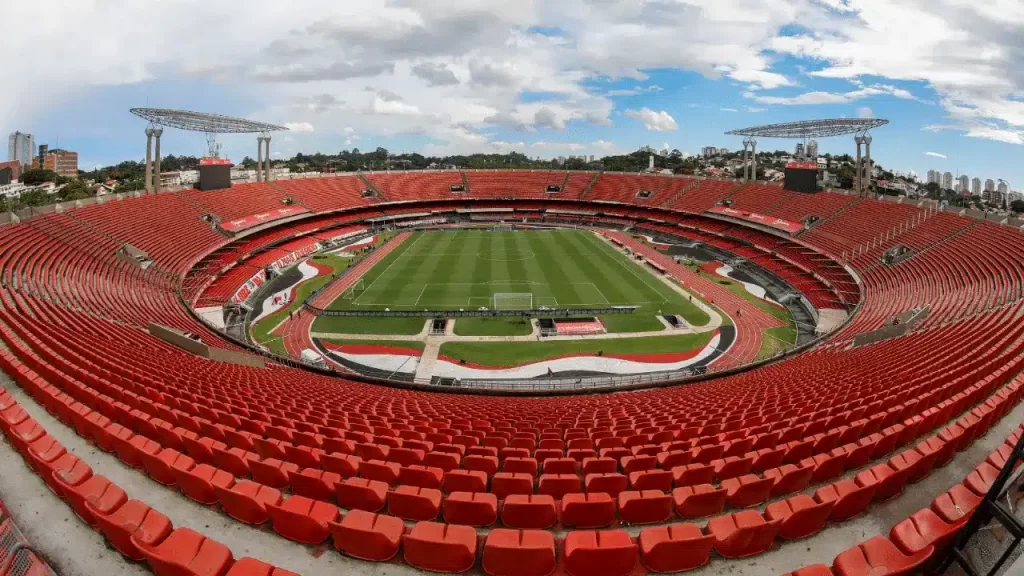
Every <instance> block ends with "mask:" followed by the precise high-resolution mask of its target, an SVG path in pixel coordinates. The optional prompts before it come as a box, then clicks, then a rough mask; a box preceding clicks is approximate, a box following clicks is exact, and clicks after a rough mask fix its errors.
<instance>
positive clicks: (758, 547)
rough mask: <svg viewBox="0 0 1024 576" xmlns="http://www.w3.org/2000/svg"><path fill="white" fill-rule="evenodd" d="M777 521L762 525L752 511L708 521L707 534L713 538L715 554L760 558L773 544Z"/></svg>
mask: <svg viewBox="0 0 1024 576" xmlns="http://www.w3.org/2000/svg"><path fill="white" fill-rule="evenodd" d="M781 525H782V521H781V520H772V521H768V522H766V521H765V519H764V518H763V517H762V516H761V515H760V514H758V513H757V512H755V511H753V510H744V511H743V512H737V513H736V514H730V515H728V516H718V517H715V518H712V519H711V520H710V521H708V533H710V534H711V536H712V537H714V541H715V551H716V552H718V553H719V554H720V555H721V556H724V557H725V558H746V557H748V556H753V555H755V554H760V553H762V552H764V551H766V550H768V549H769V548H771V546H772V543H773V542H774V541H775V535H776V534H778V532H779V528H780V527H781Z"/></svg>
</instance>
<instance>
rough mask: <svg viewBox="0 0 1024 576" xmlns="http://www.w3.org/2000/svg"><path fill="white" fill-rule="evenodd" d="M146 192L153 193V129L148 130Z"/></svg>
mask: <svg viewBox="0 0 1024 576" xmlns="http://www.w3.org/2000/svg"><path fill="white" fill-rule="evenodd" d="M145 189H146V192H147V193H149V192H152V191H153V129H152V128H146V180H145Z"/></svg>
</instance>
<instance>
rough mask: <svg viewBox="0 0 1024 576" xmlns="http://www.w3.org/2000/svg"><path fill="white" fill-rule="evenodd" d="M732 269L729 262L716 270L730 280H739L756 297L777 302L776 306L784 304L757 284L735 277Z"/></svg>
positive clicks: (773, 302)
mask: <svg viewBox="0 0 1024 576" xmlns="http://www.w3.org/2000/svg"><path fill="white" fill-rule="evenodd" d="M732 271H733V267H732V266H729V265H728V264H722V266H721V267H719V268H718V270H715V272H716V273H717V274H718V275H719V276H722V277H725V278H728V279H729V280H732V281H733V282H739V283H740V284H742V285H743V287H744V288H746V289H747V292H750V293H751V294H753V295H754V297H755V298H760V299H761V300H764V301H765V302H771V303H772V304H775V305H776V306H782V304H779V303H778V302H776V301H775V299H774V298H772V297H771V296H769V295H768V292H766V291H765V289H764V288H762V287H760V286H758V285H757V284H751V283H749V282H744V281H743V280H740V279H738V278H733V277H732V276H731V274H732Z"/></svg>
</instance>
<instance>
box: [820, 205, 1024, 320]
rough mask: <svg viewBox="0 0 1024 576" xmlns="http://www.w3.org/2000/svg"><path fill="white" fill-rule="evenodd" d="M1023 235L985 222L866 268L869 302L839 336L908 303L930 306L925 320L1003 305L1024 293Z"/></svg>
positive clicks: (890, 314) (903, 308)
mask: <svg viewBox="0 0 1024 576" xmlns="http://www.w3.org/2000/svg"><path fill="white" fill-rule="evenodd" d="M1022 279H1024V237H1022V236H1021V234H1019V233H1017V232H1015V231H1013V230H1009V229H1006V228H1002V227H999V226H996V225H993V224H989V223H986V222H982V223H980V224H979V225H977V226H975V227H973V228H970V229H968V230H965V231H963V232H962V233H960V234H959V235H957V236H956V237H954V238H952V239H950V240H948V241H946V242H943V243H941V244H939V245H936V246H934V247H932V248H930V249H928V250H927V251H925V252H922V253H920V254H917V255H915V256H914V257H912V258H911V259H909V260H907V261H904V262H901V263H900V264H897V265H896V266H892V267H890V266H885V265H878V266H876V267H874V268H872V269H870V270H869V271H868V272H866V273H865V274H863V280H864V290H865V304H864V306H863V308H862V310H861V311H860V313H859V314H858V315H857V317H856V318H855V319H854V320H853V322H851V323H850V324H849V325H848V326H847V328H846V329H845V330H843V331H842V332H841V333H840V334H838V336H837V338H840V339H847V338H852V337H853V336H855V335H856V334H858V333H860V332H863V331H865V330H873V329H876V328H879V327H881V326H883V325H884V324H886V323H887V322H888V321H889V319H890V318H892V317H893V316H895V315H897V314H901V313H903V312H906V311H907V310H909V309H912V308H917V307H923V306H926V305H927V306H929V309H930V316H929V319H928V320H927V324H926V325H940V324H942V323H945V322H948V321H950V320H954V319H957V318H961V317H963V316H965V315H969V314H977V313H980V312H983V311H985V310H989V309H992V308H998V307H1001V306H1005V305H1007V304H1009V303H1012V302H1015V301H1017V300H1019V299H1020V298H1021V297H1022V296H1024V284H1022V282H1024V280H1022Z"/></svg>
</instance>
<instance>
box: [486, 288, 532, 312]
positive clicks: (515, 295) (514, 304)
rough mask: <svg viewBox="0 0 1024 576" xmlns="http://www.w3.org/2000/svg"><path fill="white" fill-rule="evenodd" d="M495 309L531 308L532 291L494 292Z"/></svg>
mask: <svg viewBox="0 0 1024 576" xmlns="http://www.w3.org/2000/svg"><path fill="white" fill-rule="evenodd" d="M494 309H495V310H532V309H533V293H532V292H495V293H494Z"/></svg>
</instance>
